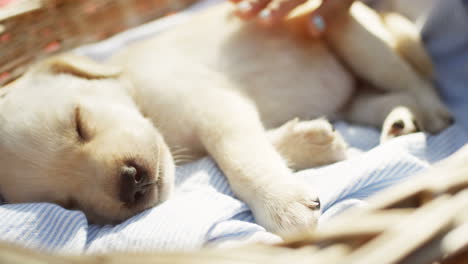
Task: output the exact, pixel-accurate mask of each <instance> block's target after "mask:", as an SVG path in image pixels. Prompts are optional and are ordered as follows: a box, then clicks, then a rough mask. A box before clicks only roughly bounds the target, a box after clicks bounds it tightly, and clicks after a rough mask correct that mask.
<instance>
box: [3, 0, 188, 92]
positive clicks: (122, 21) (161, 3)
mask: <svg viewBox="0 0 468 264" xmlns="http://www.w3.org/2000/svg"><path fill="white" fill-rule="evenodd" d="M196 1H197V0H42V1H41V0H0V85H2V84H5V83H8V82H10V81H11V80H13V79H15V78H17V77H18V76H20V75H21V74H22V73H23V72H24V70H25V66H27V65H29V64H30V63H32V62H34V61H36V60H37V59H40V58H43V57H46V56H49V55H51V54H53V53H56V52H60V51H65V50H68V49H71V48H74V47H76V46H78V45H81V44H85V43H90V42H95V41H98V40H102V39H105V38H107V37H109V36H111V35H114V34H116V33H118V32H121V31H123V30H126V29H129V28H132V27H134V26H137V25H140V24H143V23H145V22H148V21H150V20H153V19H156V18H159V17H162V16H165V15H169V14H171V13H173V12H175V11H178V10H180V9H182V8H184V7H186V6H188V5H189V4H191V3H193V2H196Z"/></svg>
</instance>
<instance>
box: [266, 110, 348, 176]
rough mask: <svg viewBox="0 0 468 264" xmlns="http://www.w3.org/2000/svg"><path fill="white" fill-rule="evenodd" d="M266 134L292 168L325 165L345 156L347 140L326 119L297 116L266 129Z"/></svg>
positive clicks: (300, 168) (298, 168) (299, 168)
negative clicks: (303, 118)
mask: <svg viewBox="0 0 468 264" xmlns="http://www.w3.org/2000/svg"><path fill="white" fill-rule="evenodd" d="M268 137H269V139H270V141H271V142H272V143H273V145H274V146H275V148H276V150H277V151H278V152H279V153H280V154H281V155H282V156H283V158H284V159H286V160H287V162H288V164H289V167H290V168H292V169H294V170H302V169H306V168H312V167H316V166H321V165H326V164H330V163H333V162H337V161H340V160H344V159H345V158H346V149H347V145H346V143H345V142H344V140H343V138H342V137H341V135H340V134H339V133H338V132H336V131H334V129H333V126H332V125H331V124H330V123H329V122H328V121H327V120H325V119H316V120H310V121H299V119H297V118H296V119H293V120H291V121H289V122H287V123H285V124H284V125H282V126H281V127H278V128H276V129H273V130H269V131H268Z"/></svg>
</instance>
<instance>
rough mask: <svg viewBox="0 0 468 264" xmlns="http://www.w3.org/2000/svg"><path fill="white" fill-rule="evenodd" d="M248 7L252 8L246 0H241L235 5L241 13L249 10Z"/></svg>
mask: <svg viewBox="0 0 468 264" xmlns="http://www.w3.org/2000/svg"><path fill="white" fill-rule="evenodd" d="M250 9H252V5H251V4H250V3H249V2H247V1H243V2H241V3H239V4H238V5H237V10H239V11H241V12H243V13H244V12H248V11H250Z"/></svg>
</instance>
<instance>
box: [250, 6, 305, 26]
mask: <svg viewBox="0 0 468 264" xmlns="http://www.w3.org/2000/svg"><path fill="white" fill-rule="evenodd" d="M306 1H307V0H274V1H273V2H271V3H269V4H268V6H267V7H266V8H265V9H263V10H262V11H261V12H260V14H259V15H258V16H259V18H260V19H259V21H260V23H261V24H263V25H266V26H271V25H274V24H276V23H278V22H280V21H281V20H282V19H283V18H284V17H286V16H287V15H288V14H289V12H291V10H293V9H294V8H296V7H297V6H298V5H301V4H303V3H305V2H306Z"/></svg>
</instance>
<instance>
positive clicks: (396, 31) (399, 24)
mask: <svg viewBox="0 0 468 264" xmlns="http://www.w3.org/2000/svg"><path fill="white" fill-rule="evenodd" d="M382 19H383V21H384V22H385V25H386V26H387V29H388V30H389V31H390V32H391V34H392V35H393V37H394V39H395V45H394V47H393V48H394V49H395V50H396V51H397V52H398V54H400V56H402V57H403V58H405V59H406V61H407V62H408V63H410V64H411V66H413V68H414V69H415V70H416V71H417V72H418V73H419V74H420V75H421V76H423V77H424V78H426V79H427V80H433V79H434V76H433V74H434V66H433V65H432V61H431V58H430V56H429V53H428V52H427V50H426V48H425V47H424V44H423V41H422V39H421V35H420V33H419V30H418V29H417V28H416V26H415V25H414V24H413V23H411V21H409V20H408V19H406V18H405V17H403V16H402V15H400V14H397V13H385V14H383V15H382Z"/></svg>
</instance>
